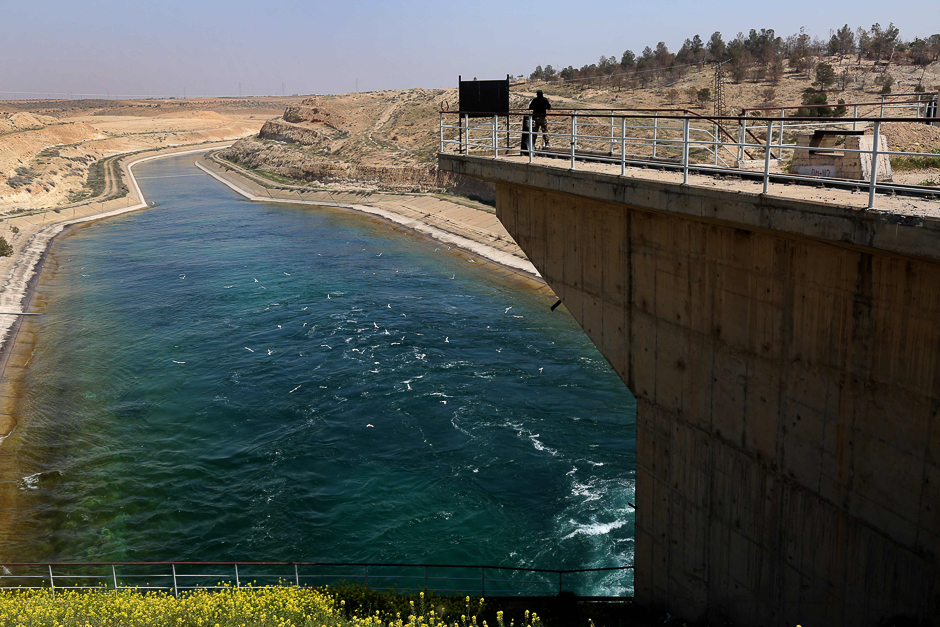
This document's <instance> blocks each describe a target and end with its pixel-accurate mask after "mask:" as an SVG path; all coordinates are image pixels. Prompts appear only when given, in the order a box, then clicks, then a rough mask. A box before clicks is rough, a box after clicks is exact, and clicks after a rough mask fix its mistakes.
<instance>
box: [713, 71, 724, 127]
mask: <svg viewBox="0 0 940 627" xmlns="http://www.w3.org/2000/svg"><path fill="white" fill-rule="evenodd" d="M722 63H724V61H722V62H720V63H718V64H716V65H715V115H716V116H721V115H723V114H724V108H725V102H724V101H725V74H724V72H722V71H721V65H722Z"/></svg>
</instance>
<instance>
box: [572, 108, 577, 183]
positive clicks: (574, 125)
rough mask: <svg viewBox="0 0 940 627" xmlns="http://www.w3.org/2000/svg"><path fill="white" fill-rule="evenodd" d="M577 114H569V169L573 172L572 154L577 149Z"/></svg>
mask: <svg viewBox="0 0 940 627" xmlns="http://www.w3.org/2000/svg"><path fill="white" fill-rule="evenodd" d="M577 137H578V114H577V113H572V114H571V169H572V170H574V152H575V149H576V148H577Z"/></svg>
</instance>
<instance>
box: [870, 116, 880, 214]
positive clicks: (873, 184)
mask: <svg viewBox="0 0 940 627" xmlns="http://www.w3.org/2000/svg"><path fill="white" fill-rule="evenodd" d="M880 133H881V122H880V121H878V120H875V133H874V135H872V139H871V180H870V181H869V183H868V208H869V209H874V208H875V189H876V188H877V187H878V140H879V138H880Z"/></svg>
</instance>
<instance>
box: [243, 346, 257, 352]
mask: <svg viewBox="0 0 940 627" xmlns="http://www.w3.org/2000/svg"><path fill="white" fill-rule="evenodd" d="M245 350H246V351H249V352H252V353H253V352H255V351H253V350H251V349H250V348H248V347H247V346H246V347H245Z"/></svg>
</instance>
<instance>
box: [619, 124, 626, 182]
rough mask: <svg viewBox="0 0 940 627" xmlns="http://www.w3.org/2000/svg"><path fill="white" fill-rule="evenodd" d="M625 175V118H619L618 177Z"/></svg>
mask: <svg viewBox="0 0 940 627" xmlns="http://www.w3.org/2000/svg"><path fill="white" fill-rule="evenodd" d="M626 173H627V118H620V176H624V175H625V174H626Z"/></svg>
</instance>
